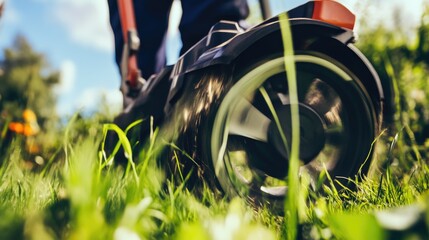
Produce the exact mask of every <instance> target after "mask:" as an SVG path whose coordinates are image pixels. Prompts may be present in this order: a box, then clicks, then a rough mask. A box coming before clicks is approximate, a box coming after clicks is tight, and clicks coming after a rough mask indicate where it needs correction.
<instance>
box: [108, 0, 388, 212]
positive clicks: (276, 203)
mask: <svg viewBox="0 0 429 240" xmlns="http://www.w3.org/2000/svg"><path fill="white" fill-rule="evenodd" d="M288 16H289V20H288V21H289V24H290V26H291V34H292V41H293V47H294V60H295V65H296V76H297V85H298V93H297V94H298V100H299V105H298V108H299V117H300V126H301V131H300V132H301V135H300V142H301V144H300V152H299V156H300V159H301V161H302V165H301V167H300V170H299V171H300V172H307V173H308V174H309V175H310V177H311V182H312V186H313V187H315V188H317V187H318V186H317V183H318V182H320V176H323V175H324V174H325V173H326V172H327V173H329V174H330V176H331V178H333V179H334V180H338V181H339V182H341V183H342V184H345V185H348V184H350V183H349V181H347V180H346V178H349V177H350V178H354V177H355V176H356V175H358V174H365V173H366V172H367V171H368V167H369V164H370V160H371V155H372V149H373V148H372V143H373V141H374V139H375V138H376V136H377V135H378V134H379V129H380V126H381V124H382V122H381V119H382V114H383V104H385V103H384V101H385V100H384V95H383V88H382V84H381V82H380V79H379V78H378V75H377V73H376V72H375V70H374V69H373V67H372V66H371V64H370V63H369V62H368V60H367V59H366V58H365V56H363V54H362V53H361V52H360V51H359V50H358V49H357V48H356V47H355V46H354V45H353V42H354V40H355V38H354V34H353V32H352V28H353V25H354V19H355V18H354V15H353V14H352V13H351V12H350V11H349V10H348V9H347V8H345V7H344V6H342V5H341V4H340V3H337V2H334V1H329V0H325V1H321V0H317V1H309V2H308V3H306V4H304V5H301V6H299V7H297V8H294V9H292V10H290V11H288ZM280 21H281V20H280V19H279V18H278V17H273V18H270V19H268V20H266V21H264V22H262V23H261V24H259V25H257V26H255V27H252V28H250V29H246V30H245V29H242V28H241V27H240V26H239V25H238V24H237V23H236V22H228V21H221V22H219V23H217V24H215V25H214V26H213V27H212V29H211V30H210V32H209V33H208V35H207V36H206V37H204V38H203V39H201V40H200V41H199V42H198V43H197V44H195V45H194V46H193V47H192V48H191V49H190V50H189V51H187V52H186V53H185V54H184V55H182V56H181V57H180V59H179V60H178V61H177V63H176V64H175V65H173V66H167V67H165V68H164V69H163V70H162V71H161V72H160V73H158V74H157V75H156V77H153V78H151V79H150V80H149V81H148V82H147V85H146V86H145V88H143V90H142V91H140V92H139V94H138V96H136V98H135V99H134V101H133V102H132V103H131V104H130V105H129V107H128V108H127V109H126V110H125V111H124V112H123V113H122V114H121V115H120V116H118V117H117V118H116V120H115V122H116V123H117V124H118V125H119V126H120V127H121V128H123V129H125V128H127V127H128V125H129V124H131V123H133V122H135V121H136V120H138V119H143V120H144V121H143V125H141V126H140V127H135V128H132V129H131V130H130V131H129V132H128V135H129V136H130V138H133V137H135V138H137V139H138V141H139V143H140V144H141V145H144V144H145V143H147V142H149V137H150V135H151V131H152V129H153V127H160V134H159V136H158V139H159V141H158V142H157V144H156V145H157V146H160V145H162V144H163V143H165V142H167V143H172V144H167V146H165V149H164V151H163V155H162V157H160V158H159V163H160V165H162V166H163V167H165V169H168V172H170V173H171V174H175V173H177V172H180V173H181V174H182V175H181V176H186V175H187V174H188V173H189V174H190V176H191V177H190V179H189V180H188V181H187V184H188V185H189V186H198V185H199V184H200V182H201V181H200V180H201V179H200V178H204V179H205V180H206V181H207V182H208V183H209V184H211V186H212V187H213V188H218V189H220V190H221V191H223V192H224V193H225V194H227V195H228V196H231V197H232V196H237V195H238V196H241V197H243V198H245V199H248V200H249V201H251V202H252V203H254V204H256V205H258V204H262V203H264V204H265V203H267V201H268V202H269V206H271V207H272V208H273V210H274V211H278V210H280V211H281V209H282V207H283V200H284V198H285V195H286V194H287V189H288V186H287V182H286V181H285V179H286V178H287V172H288V166H289V154H288V151H287V148H289V147H290V146H288V145H287V144H284V142H283V141H282V137H281V136H282V135H284V136H285V137H286V138H287V140H288V143H290V142H291V141H290V138H291V130H292V127H293V126H292V125H291V113H290V107H291V103H290V101H289V94H290V93H289V89H288V84H287V81H288V79H287V77H286V74H285V73H286V70H285V67H284V55H283V53H284V50H283V42H282V37H281V29H280ZM277 119H278V120H279V121H280V125H281V128H279V126H278V125H277V124H276V120H277ZM114 143H116V142H114ZM171 146H174V147H171ZM136 149H137V150H138V149H141V148H140V147H139V146H136ZM176 157H178V158H179V159H176ZM178 168H180V169H181V171H178V170H177V169H178ZM176 179H180V177H178V178H176Z"/></svg>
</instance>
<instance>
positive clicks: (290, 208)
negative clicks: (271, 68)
mask: <svg viewBox="0 0 429 240" xmlns="http://www.w3.org/2000/svg"><path fill="white" fill-rule="evenodd" d="M279 23H280V30H281V35H282V41H283V47H284V65H285V70H286V76H287V83H288V88H289V100H290V104H291V124H292V144H291V152H290V157H289V171H288V179H287V181H288V196H287V198H286V202H285V212H288V213H289V218H288V221H287V230H288V233H287V238H288V239H296V238H297V234H298V233H297V229H298V214H297V210H298V200H299V199H298V198H299V194H298V191H299V176H298V172H299V144H300V143H299V140H300V123H299V109H298V90H297V79H296V68H295V61H294V51H293V41H292V31H291V28H290V25H289V19H288V16H287V13H286V12H285V13H282V14H280V15H279Z"/></svg>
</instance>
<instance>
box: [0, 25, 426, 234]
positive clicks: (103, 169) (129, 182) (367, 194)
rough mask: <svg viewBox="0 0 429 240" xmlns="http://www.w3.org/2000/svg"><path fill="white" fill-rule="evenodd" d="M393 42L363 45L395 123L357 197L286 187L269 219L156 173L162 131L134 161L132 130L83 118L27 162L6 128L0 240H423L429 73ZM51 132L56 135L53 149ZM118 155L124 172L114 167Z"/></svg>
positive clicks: (378, 35)
mask: <svg viewBox="0 0 429 240" xmlns="http://www.w3.org/2000/svg"><path fill="white" fill-rule="evenodd" d="M389 36H390V35H389V34H388V33H386V32H385V31H384V30H383V31H382V30H380V29H378V30H377V31H375V32H371V33H370V34H368V35H363V36H361V39H360V41H361V42H362V45H360V48H361V49H362V50H363V52H364V53H365V55H367V56H368V57H369V58H370V59H371V61H372V62H373V64H374V65H375V66H376V68H377V72H379V73H380V75H381V76H383V75H386V76H387V77H389V78H390V79H393V81H394V88H395V91H396V92H397V95H396V97H395V99H394V101H395V103H396V105H395V106H396V114H395V116H394V122H393V123H392V124H391V126H389V128H386V131H382V134H381V135H380V136H379V137H378V138H377V142H376V144H375V145H374V146H375V149H374V151H375V154H374V155H375V156H374V159H373V162H372V164H371V168H370V172H369V174H368V176H367V177H365V178H363V179H362V178H356V179H351V180H352V181H354V183H355V186H356V189H354V190H351V189H347V188H346V189H342V190H338V189H336V188H334V187H333V182H332V181H331V182H328V184H327V185H326V186H323V190H324V192H323V193H315V192H312V191H310V190H309V189H308V188H307V187H306V186H308V183H307V182H306V180H305V178H304V179H297V178H295V179H292V178H290V179H288V180H290V181H292V180H293V181H295V182H294V183H292V184H290V186H295V187H296V189H295V190H293V192H294V194H293V195H292V196H291V197H290V198H289V201H290V202H288V204H287V205H286V206H287V211H286V214H284V215H280V216H278V215H274V214H272V213H271V212H269V210H268V209H265V208H258V209H255V208H253V207H251V206H249V205H248V204H247V203H246V202H245V201H244V200H243V199H239V198H235V199H227V198H225V196H223V195H222V194H220V193H219V192H218V191H215V190H213V189H210V188H209V187H208V186H209V184H206V183H202V184H201V185H202V186H204V187H203V189H202V190H201V191H200V192H199V193H196V194H195V193H193V192H191V191H190V190H188V189H187V188H186V186H185V183H186V179H187V176H186V175H183V174H182V173H180V174H179V175H180V179H175V177H177V176H176V175H175V177H173V176H168V175H166V174H165V173H164V171H163V170H162V169H160V168H159V167H158V166H157V165H156V155H157V149H156V146H155V144H156V138H157V137H158V130H157V129H153V131H152V132H151V139H150V141H149V144H148V147H146V148H145V149H143V151H142V152H141V153H140V154H139V155H138V156H133V153H132V151H131V148H132V147H133V144H134V143H132V142H130V141H129V140H128V139H127V138H126V137H125V134H126V132H127V131H128V130H129V129H127V130H125V131H122V130H120V129H118V128H117V127H116V126H114V125H111V124H105V123H106V122H108V120H110V119H109V118H108V117H105V116H100V115H97V114H95V115H94V116H91V117H86V118H81V117H77V115H76V117H74V118H71V119H70V121H69V124H68V125H67V126H66V127H63V128H61V129H50V130H49V131H50V132H49V134H47V135H42V136H38V137H37V138H35V139H33V140H34V141H36V142H37V143H39V144H41V149H42V150H41V152H39V153H37V154H30V153H28V151H27V150H26V146H27V145H28V139H25V138H23V137H21V136H14V137H12V141H10V142H9V141H5V139H6V134H3V133H4V132H5V129H6V128H4V127H3V126H2V127H1V130H2V135H1V139H0V140H1V141H0V149H3V148H5V149H6V152H5V153H4V154H2V155H1V156H0V157H1V159H0V162H1V166H0V216H1V218H0V239H285V238H289V239H294V238H302V239H356V240H358V239H376V240H377V239H427V238H428V237H429V236H428V235H429V234H428V229H429V206H428V204H429V193H428V189H429V166H428V156H429V140H428V139H427V136H424V135H422V134H421V132H422V131H423V130H424V129H425V128H426V127H427V125H429V123H428V122H429V121H428V117H427V116H429V87H428V84H427V76H429V67H428V64H427V63H425V62H417V61H414V60H413V57H412V55H407V54H405V55H401V51H402V50H403V49H404V48H408V47H409V48H410V49H413V48H412V47H410V46H408V45H407V44H408V43H406V42H405V41H404V42H403V43H402V45H401V46H399V47H398V43H395V44H396V45H395V44H393V43H392V44H390V43H389ZM286 37H287V36H286ZM380 42H381V43H383V44H380ZM385 43H389V44H387V45H386V44H385ZM398 49H399V50H398ZM380 52H383V53H384V54H383V55H380V54H377V53H380ZM288 54H290V53H288ZM286 55H287V54H286ZM410 56H411V57H410ZM287 66H290V64H288V65H287ZM289 72H290V71H289ZM288 78H289V79H293V77H288ZM137 124H140V123H139V122H136V123H135V125H137ZM132 127H134V125H132V126H130V128H132ZM386 127H387V126H386ZM46 131H47V130H46ZM107 131H114V132H116V134H118V136H119V139H120V140H119V142H118V145H117V148H116V150H115V151H114V153H113V155H111V156H108V155H106V153H105V152H104V151H103V149H104V141H105V134H106V132H107ZM48 135H49V136H55V139H54V140H53V141H50V142H54V144H49V147H47V146H45V145H44V143H46V142H47V139H48V137H46V136H48ZM6 144H7V146H6ZM293 146H294V144H292V148H293ZM120 147H123V148H124V149H125V150H124V151H125V152H126V153H127V157H128V158H127V159H128V162H127V164H125V165H124V166H122V165H119V166H117V165H116V164H114V161H115V158H114V156H115V154H116V153H117V150H118V149H119V148H120ZM171 147H172V148H174V147H175V146H174V145H171ZM176 150H179V151H180V149H176ZM291 151H292V152H293V151H294V150H293V149H292V150H291ZM295 151H296V150H295ZM0 154H1V153H0ZM295 172H296V171H295ZM296 177H297V176H296ZM327 177H328V179H329V176H327ZM184 180H185V181H184ZM298 189H299V190H298ZM404 206H405V207H404ZM386 219H387V220H386ZM395 219H399V220H395ZM294 230H295V231H294Z"/></svg>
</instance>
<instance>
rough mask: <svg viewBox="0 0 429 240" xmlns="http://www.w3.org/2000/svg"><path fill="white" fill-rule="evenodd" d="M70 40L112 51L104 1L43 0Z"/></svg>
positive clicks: (111, 40) (111, 37) (106, 7)
mask: <svg viewBox="0 0 429 240" xmlns="http://www.w3.org/2000/svg"><path fill="white" fill-rule="evenodd" d="M45 1H46V2H47V3H48V4H52V6H53V8H54V17H55V18H56V19H57V20H58V21H59V22H60V23H61V24H62V25H64V27H65V28H66V29H67V31H68V33H69V34H70V36H71V38H72V39H73V40H74V41H76V42H78V43H80V44H83V45H85V46H89V47H93V48H96V49H99V50H103V51H109V52H112V51H113V35H112V33H111V29H110V25H109V18H108V16H109V15H108V6H107V1H106V0H56V1H54V0H49V1H48V0H45Z"/></svg>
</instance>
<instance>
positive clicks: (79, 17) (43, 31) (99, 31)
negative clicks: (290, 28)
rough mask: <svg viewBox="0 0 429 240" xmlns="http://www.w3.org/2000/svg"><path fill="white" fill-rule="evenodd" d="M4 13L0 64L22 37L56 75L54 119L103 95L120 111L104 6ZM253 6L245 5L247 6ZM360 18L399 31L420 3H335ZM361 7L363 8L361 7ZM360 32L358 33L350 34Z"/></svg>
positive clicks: (28, 1)
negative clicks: (395, 24) (395, 22)
mask: <svg viewBox="0 0 429 240" xmlns="http://www.w3.org/2000/svg"><path fill="white" fill-rule="evenodd" d="M2 1H4V2H5V4H6V6H5V13H4V16H3V19H2V20H1V21H0V59H2V58H3V51H2V50H1V49H4V48H5V47H9V46H11V45H12V43H13V40H14V39H15V37H16V36H17V35H23V36H25V37H26V38H27V39H28V41H29V42H30V44H31V45H32V46H33V48H34V49H35V50H36V51H37V52H40V53H43V54H44V55H45V56H46V57H47V61H48V63H49V65H50V68H51V69H53V70H59V71H60V72H61V84H60V85H59V86H58V87H57V88H56V89H55V92H56V94H57V96H58V104H57V110H58V113H59V114H61V115H63V116H67V115H71V114H73V113H74V112H75V111H76V110H82V111H88V112H91V111H94V110H96V109H97V107H98V105H99V103H100V99H101V96H103V95H105V96H106V99H107V100H108V103H109V106H111V107H112V111H118V110H119V109H120V106H121V99H122V97H121V93H120V92H119V83H120V76H119V73H118V69H117V67H116V64H115V61H114V46H113V35H112V33H111V29H110V25H109V22H108V8H107V0H0V2H2ZM255 1H256V0H249V2H250V4H253V3H255ZM338 1H339V2H342V3H343V4H344V5H346V6H347V7H348V8H349V9H351V10H352V11H353V12H354V13H355V14H356V15H357V17H358V18H359V17H360V15H359V13H360V12H361V10H362V9H365V11H366V12H367V13H369V14H368V15H366V16H367V17H368V18H369V19H368V22H369V23H370V24H373V25H376V24H378V23H380V22H384V23H385V24H387V25H391V22H389V16H392V12H393V9H394V8H395V7H396V8H397V9H400V10H401V12H402V14H403V16H404V20H405V21H404V23H403V24H404V26H405V27H409V28H413V27H415V26H417V24H418V23H419V18H420V15H421V11H422V2H423V1H425V0H408V1H406V3H404V1H403V0H369V1H370V4H367V5H366V4H363V2H365V1H362V0H361V1H358V0H338ZM305 2H306V0H271V6H272V9H275V11H273V12H274V13H279V12H281V11H283V10H287V9H290V8H292V7H294V6H297V5H300V4H302V3H305ZM365 6H366V7H365ZM180 15H181V10H180V3H179V2H175V3H174V10H172V14H171V19H170V20H171V22H170V23H171V24H170V26H172V27H171V29H170V31H169V36H170V37H169V38H168V39H169V40H168V59H169V60H168V61H169V63H174V62H175V60H176V59H177V55H178V54H177V51H178V50H177V49H179V48H180V42H178V39H179V35H178V31H177V29H176V28H175V26H177V25H178V22H179V19H180ZM355 30H356V31H359V30H358V29H355Z"/></svg>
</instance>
